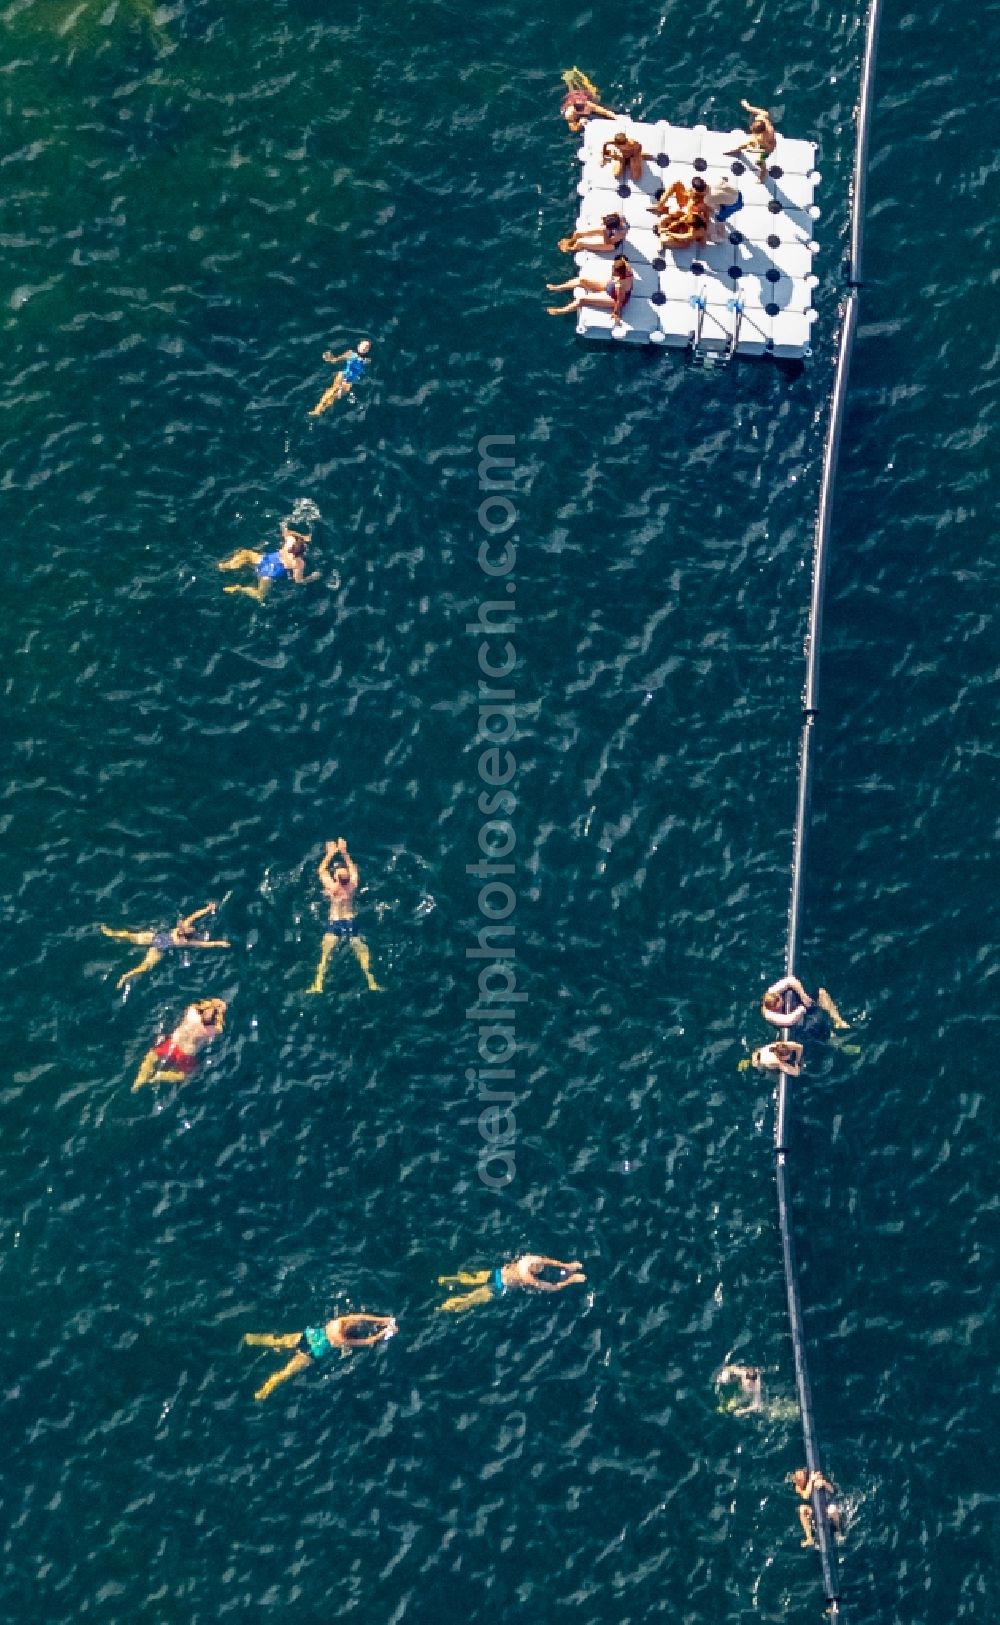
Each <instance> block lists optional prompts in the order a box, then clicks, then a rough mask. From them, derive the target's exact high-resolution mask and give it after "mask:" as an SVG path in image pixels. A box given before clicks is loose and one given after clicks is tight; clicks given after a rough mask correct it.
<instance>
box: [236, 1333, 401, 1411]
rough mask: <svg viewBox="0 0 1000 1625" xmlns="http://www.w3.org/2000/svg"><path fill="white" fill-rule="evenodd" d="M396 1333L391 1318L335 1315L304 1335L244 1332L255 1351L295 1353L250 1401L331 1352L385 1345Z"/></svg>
mask: <svg viewBox="0 0 1000 1625" xmlns="http://www.w3.org/2000/svg"><path fill="white" fill-rule="evenodd" d="M398 1330H399V1327H398V1326H397V1325H396V1322H395V1321H394V1320H393V1318H392V1316H391V1315H337V1316H335V1318H334V1319H333V1320H328V1321H327V1323H326V1325H325V1326H307V1327H306V1329H305V1331H304V1332H278V1333H273V1332H247V1334H246V1336H245V1337H244V1339H243V1341H244V1343H249V1344H250V1345H252V1346H253V1347H254V1348H262V1349H282V1350H283V1349H294V1350H295V1353H294V1354H293V1355H292V1358H291V1359H290V1360H289V1361H288V1363H287V1365H283V1366H282V1367H281V1370H280V1371H276V1372H275V1373H274V1375H273V1376H271V1377H268V1379H267V1381H266V1382H265V1383H262V1384H261V1386H260V1387H259V1388H258V1389H257V1392H256V1393H255V1394H254V1396H253V1397H254V1399H256V1400H262V1399H266V1398H267V1396H268V1394H273V1392H274V1390H275V1389H276V1388H277V1386H278V1384H279V1383H281V1382H287V1381H288V1379H289V1377H294V1376H297V1375H298V1373H299V1372H300V1371H306V1370H308V1368H309V1366H311V1365H313V1364H314V1363H315V1361H316V1360H322V1358H323V1356H324V1355H326V1354H329V1353H331V1351H332V1350H333V1349H343V1350H344V1352H345V1354H349V1353H350V1352H351V1350H352V1349H367V1348H371V1346H372V1344H373V1343H384V1342H386V1341H387V1339H388V1338H390V1337H392V1336H393V1334H394V1333H395V1332H397V1331H398Z"/></svg>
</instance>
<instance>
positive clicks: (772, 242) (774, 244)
mask: <svg viewBox="0 0 1000 1625" xmlns="http://www.w3.org/2000/svg"><path fill="white" fill-rule="evenodd" d="M767 246H768V248H780V247H781V238H780V237H776V236H775V234H774V232H773V231H772V233H771V235H770V237H769V238H768V239H767Z"/></svg>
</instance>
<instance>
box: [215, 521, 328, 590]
mask: <svg viewBox="0 0 1000 1625" xmlns="http://www.w3.org/2000/svg"><path fill="white" fill-rule="evenodd" d="M311 541H312V537H311V536H310V535H309V534H308V533H307V532H305V531H300V530H293V529H292V527H291V525H290V524H289V523H288V521H287V519H283V520H282V521H281V546H280V547H279V548H277V550H276V551H275V552H273V553H258V552H257V550H256V549H255V548H252V547H239V548H237V549H236V552H235V553H232V554H230V556H229V558H228V559H223V560H222V562H221V564H220V565H219V569H220V570H244V569H246V568H247V566H249V565H252V566H253V569H254V571H255V573H256V576H257V585H256V586H255V587H242V586H240V587H225V588H223V591H224V592H241V593H243V594H244V595H245V596H246V597H247V598H256V600H257V602H258V603H263V601H264V599H265V598H266V596H267V594H268V592H269V591H270V589H271V583H272V582H274V581H284V580H285V579H286V578H288V579H289V580H291V581H294V582H295V583H296V585H297V586H300V587H301V586H302V585H303V584H304V583H305V582H307V581H318V580H319V571H318V570H314V571H313V573H312V575H308V576H307V575H306V548H307V547H308V546H309V543H310V542H311Z"/></svg>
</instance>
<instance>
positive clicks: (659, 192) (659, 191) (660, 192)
mask: <svg viewBox="0 0 1000 1625" xmlns="http://www.w3.org/2000/svg"><path fill="white" fill-rule="evenodd" d="M665 191H666V187H665V186H658V187H657V188H656V191H655V192H654V193H653V202H654V203H659V201H660V199H661V197H662V196H663V194H664V192H665Z"/></svg>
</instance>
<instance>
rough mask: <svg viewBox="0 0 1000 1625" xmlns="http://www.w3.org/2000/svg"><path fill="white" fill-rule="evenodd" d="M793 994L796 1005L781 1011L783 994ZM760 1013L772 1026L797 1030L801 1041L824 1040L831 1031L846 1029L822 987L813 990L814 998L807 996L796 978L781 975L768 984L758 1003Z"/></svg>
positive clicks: (847, 1024)
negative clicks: (778, 978) (801, 1038)
mask: <svg viewBox="0 0 1000 1625" xmlns="http://www.w3.org/2000/svg"><path fill="white" fill-rule="evenodd" d="M786 993H794V995H795V998H796V1000H797V1002H796V1003H795V1004H793V1006H792V1008H791V1009H790V1010H787V1011H786V1009H785V994H786ZM760 1013H761V1015H762V1016H763V1017H764V1020H765V1021H766V1022H768V1023H769V1024H770V1026H772V1027H780V1028H781V1029H782V1030H783V1031H785V1032H787V1031H788V1030H789V1028H791V1027H796V1028H798V1029H800V1031H801V1036H802V1037H803V1038H819V1039H822V1038H828V1037H829V1035H830V1031H831V1028H835V1029H836V1030H837V1031H838V1032H844V1031H846V1030H847V1028H848V1026H849V1023H848V1022H846V1021H845V1020H844V1018H843V1016H842V1015H841V1013H840V1011H839V1010H838V1009H837V1006H836V1005H835V1003H834V1002H833V1000H832V999H831V997H830V995H829V993H828V992H827V991H826V988H825V987H820V988H817V989H816V997H815V998H814V999H812V998H810V997H809V994H808V993H807V992H806V990H805V988H804V987H803V986H802V983H801V982H800V981H799V979H798V977H797V976H783V977H782V978H781V980H780V981H778V982H772V983H771V986H770V987H769V988H768V989H767V992H766V993H765V994H764V997H763V998H762V999H761V1001H760Z"/></svg>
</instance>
